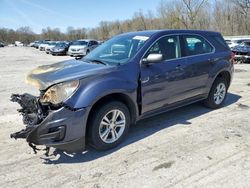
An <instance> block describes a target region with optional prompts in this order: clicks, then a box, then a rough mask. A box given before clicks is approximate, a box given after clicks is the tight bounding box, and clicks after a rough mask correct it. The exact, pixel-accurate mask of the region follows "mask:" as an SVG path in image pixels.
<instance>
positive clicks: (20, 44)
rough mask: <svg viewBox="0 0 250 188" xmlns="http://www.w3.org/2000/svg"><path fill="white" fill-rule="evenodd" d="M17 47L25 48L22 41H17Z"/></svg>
mask: <svg viewBox="0 0 250 188" xmlns="http://www.w3.org/2000/svg"><path fill="white" fill-rule="evenodd" d="M15 46H18V47H20V46H24V45H23V43H22V42H20V41H15Z"/></svg>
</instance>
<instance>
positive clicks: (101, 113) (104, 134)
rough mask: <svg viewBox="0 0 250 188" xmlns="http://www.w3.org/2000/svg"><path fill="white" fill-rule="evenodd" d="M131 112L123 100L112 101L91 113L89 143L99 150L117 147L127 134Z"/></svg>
mask: <svg viewBox="0 0 250 188" xmlns="http://www.w3.org/2000/svg"><path fill="white" fill-rule="evenodd" d="M129 125H130V113H129V110H128V108H127V107H126V105H124V104H123V103H121V102H110V103H107V104H105V105H103V106H101V107H100V108H98V109H97V110H96V111H95V112H93V114H91V118H90V122H89V124H88V133H87V134H88V135H87V136H88V140H89V144H90V145H91V146H93V147H94V148H95V149H97V150H106V149H111V148H114V147H116V146H117V145H118V144H120V143H121V141H122V140H123V139H124V137H125V136H126V134H127V132H128V129H129Z"/></svg>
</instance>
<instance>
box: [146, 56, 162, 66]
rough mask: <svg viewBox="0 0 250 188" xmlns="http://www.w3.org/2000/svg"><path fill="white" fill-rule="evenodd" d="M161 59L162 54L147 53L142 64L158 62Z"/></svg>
mask: <svg viewBox="0 0 250 188" xmlns="http://www.w3.org/2000/svg"><path fill="white" fill-rule="evenodd" d="M162 59H163V55H162V54H149V55H148V57H147V58H144V59H143V60H142V63H143V64H146V65H148V64H151V63H160V62H161V61H162Z"/></svg>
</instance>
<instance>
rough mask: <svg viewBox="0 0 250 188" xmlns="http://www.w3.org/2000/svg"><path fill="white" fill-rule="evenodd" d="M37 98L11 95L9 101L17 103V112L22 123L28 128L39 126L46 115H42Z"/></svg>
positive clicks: (25, 95) (28, 95)
mask: <svg viewBox="0 0 250 188" xmlns="http://www.w3.org/2000/svg"><path fill="white" fill-rule="evenodd" d="M38 100H39V98H38V97H35V96H33V95H30V94H27V93H25V94H23V95H19V94H13V95H11V101H12V102H17V103H18V104H19V105H20V106H21V109H18V110H17V111H18V112H19V113H20V114H21V115H22V116H23V123H24V124H25V125H28V126H34V125H37V124H39V123H40V122H41V121H42V120H43V119H44V117H46V115H47V114H44V113H43V109H42V107H41V105H40V103H39V101H38Z"/></svg>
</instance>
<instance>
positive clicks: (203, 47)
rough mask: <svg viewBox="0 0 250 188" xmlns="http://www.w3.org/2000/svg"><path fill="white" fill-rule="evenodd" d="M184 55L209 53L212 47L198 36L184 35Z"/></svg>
mask: <svg viewBox="0 0 250 188" xmlns="http://www.w3.org/2000/svg"><path fill="white" fill-rule="evenodd" d="M183 39H184V45H185V46H184V51H185V54H184V56H192V55H199V54H205V53H211V52H212V51H213V47H212V46H211V45H210V44H209V43H208V42H207V41H206V40H205V39H204V38H203V37H200V36H192V35H184V36H183Z"/></svg>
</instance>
